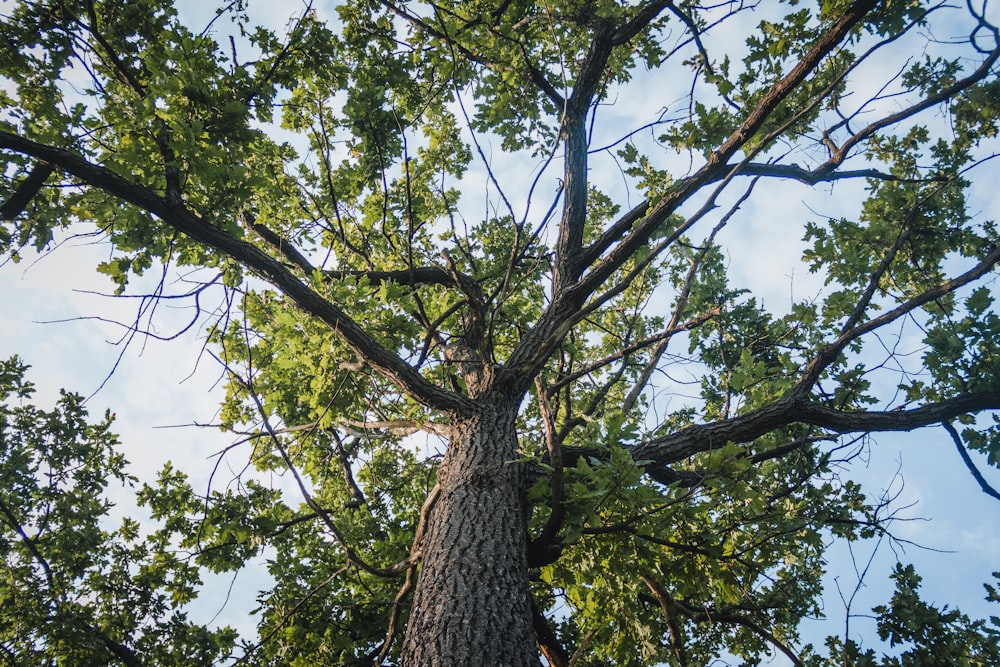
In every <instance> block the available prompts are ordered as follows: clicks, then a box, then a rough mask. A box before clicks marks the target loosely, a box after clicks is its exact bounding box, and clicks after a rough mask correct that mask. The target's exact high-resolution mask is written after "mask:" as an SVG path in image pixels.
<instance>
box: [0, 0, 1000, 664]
mask: <svg viewBox="0 0 1000 667" xmlns="http://www.w3.org/2000/svg"><path fill="white" fill-rule="evenodd" d="M247 4H248V3H246V2H242V1H240V0H237V1H236V2H230V3H226V4H225V5H223V6H222V7H220V9H219V11H218V14H217V16H216V17H215V18H214V19H213V20H212V21H210V22H208V24H207V25H204V26H199V27H190V26H187V25H185V22H184V21H183V20H182V19H183V18H184V17H182V16H179V15H178V13H177V11H176V10H175V8H174V7H173V6H172V4H171V3H170V2H167V1H166V0H140V1H130V2H122V1H120V0H119V1H107V2H98V1H96V0H80V1H75V0H60V1H54V0H53V1H40V2H17V3H15V4H14V6H13V8H11V9H9V10H7V14H6V16H5V18H4V20H3V24H2V31H3V39H4V40H5V41H4V43H7V44H12V45H14V46H15V47H16V48H15V49H7V50H5V51H4V52H3V53H2V54H0V73H2V75H3V76H4V77H5V81H6V84H7V85H6V86H5V87H4V92H3V93H2V98H0V100H2V102H0V103H2V105H3V109H4V116H3V118H2V120H0V123H2V125H0V155H2V156H3V159H4V161H5V169H4V172H3V186H2V187H3V190H2V191H0V193H2V197H3V200H4V201H5V204H4V206H3V208H2V210H0V213H2V217H3V218H4V219H5V220H8V221H9V223H8V224H7V225H6V226H5V227H3V228H0V229H2V230H3V231H2V232H0V243H2V244H3V246H4V249H5V251H6V252H8V253H9V254H10V256H11V257H13V258H14V259H18V258H19V257H20V256H21V254H22V253H23V252H24V249H25V248H26V247H29V246H32V245H33V246H34V247H35V248H38V249H41V248H44V247H46V246H47V245H48V244H50V243H51V242H52V240H53V239H54V238H55V237H56V235H58V234H61V233H64V232H63V230H66V229H67V228H68V226H69V225H71V224H72V225H92V226H93V229H96V231H97V233H98V234H100V235H101V236H102V237H103V238H104V239H106V241H107V242H108V244H109V247H110V248H111V254H110V258H109V260H108V261H107V262H104V263H102V264H101V265H100V266H99V267H98V269H99V270H100V271H102V272H104V273H106V274H107V275H108V276H109V277H110V278H111V279H112V280H113V281H114V282H115V284H116V285H117V290H118V292H119V293H123V292H125V291H126V290H127V289H128V287H129V285H128V283H129V279H130V278H132V277H134V276H139V275H142V274H143V273H144V272H146V271H148V270H149V269H151V268H152V267H154V266H156V267H161V266H162V267H164V268H163V271H164V272H165V271H167V270H168V269H169V268H170V267H174V268H176V269H179V270H184V271H186V272H190V273H189V275H187V279H188V280H192V279H194V280H200V281H201V284H200V286H199V287H198V288H197V289H195V290H193V291H190V292H188V293H186V295H170V294H168V293H167V282H166V280H165V279H164V280H161V281H160V283H159V286H158V287H157V288H156V289H155V291H154V293H153V294H151V295H149V296H150V298H167V297H168V296H169V297H171V298H180V297H183V296H187V297H188V298H190V299H191V300H192V301H193V302H194V303H195V305H197V306H198V307H199V308H200V305H201V303H202V300H203V299H206V298H208V297H207V296H206V295H207V294H209V293H210V291H211V290H212V289H213V288H214V286H217V285H221V286H222V289H223V291H224V295H223V297H222V299H223V302H224V303H225V304H229V305H231V306H232V307H231V308H224V309H222V310H223V314H222V315H217V316H216V317H215V318H214V319H209V320H208V321H207V322H208V323H207V324H206V325H205V326H206V330H207V332H208V338H209V343H210V345H211V346H212V350H213V353H214V354H215V355H216V356H217V357H218V358H219V359H220V360H221V361H222V362H223V363H224V364H225V367H226V369H227V377H228V379H229V384H228V395H227V399H226V402H225V405H224V406H223V411H222V425H223V426H225V427H226V428H229V429H231V430H233V431H235V432H239V433H242V434H243V435H242V440H241V442H240V446H241V447H242V448H243V449H244V450H246V451H247V452H248V456H247V459H248V460H249V461H250V462H252V464H253V465H254V466H255V467H256V469H257V470H258V471H262V472H267V471H279V470H280V471H288V472H290V473H291V474H292V475H293V477H294V479H295V480H296V483H297V485H298V487H299V488H300V491H301V494H302V496H303V498H304V502H303V503H302V504H301V505H300V506H295V505H294V504H292V503H291V502H290V501H288V500H287V499H283V498H282V497H280V495H279V494H277V493H264V490H263V489H262V488H261V487H257V486H249V485H248V486H247V487H246V488H247V489H248V490H247V491H246V493H245V494H241V493H239V492H235V491H234V492H227V493H222V494H213V495H211V496H210V497H207V498H206V499H205V507H204V508H203V509H202V510H200V511H199V510H193V509H192V508H191V506H190V504H189V503H186V502H180V501H178V500H177V498H178V497H185V498H186V497H188V495H189V492H190V489H189V488H188V487H186V486H185V483H184V481H183V480H182V479H169V478H168V479H165V480H163V481H161V482H160V484H159V485H158V486H157V487H156V488H157V489H158V490H154V491H150V492H149V494H150V496H149V502H150V503H151V506H153V507H156V508H157V510H156V513H157V515H158V516H161V517H168V516H169V517H171V518H170V519H169V520H168V521H167V526H168V531H172V533H171V534H172V535H173V539H174V541H175V542H176V543H177V544H179V545H180V546H181V547H183V548H188V549H193V550H194V551H195V552H196V556H195V559H196V562H198V563H199V564H201V565H203V566H204V567H209V568H212V569H218V570H226V569H232V568H238V567H240V566H241V565H242V564H243V563H245V562H246V561H247V560H248V559H250V558H252V557H254V556H256V555H258V554H260V553H262V550H263V549H265V548H268V549H270V550H272V551H269V553H273V554H275V555H274V556H273V558H272V559H271V561H270V569H271V574H272V575H273V576H274V577H275V584H274V586H273V588H271V589H270V590H268V591H265V592H263V593H262V597H261V604H262V606H261V623H260V632H261V638H262V641H261V642H260V644H259V645H257V646H254V647H251V648H252V650H251V651H249V652H248V654H247V657H246V658H245V659H244V662H255V664H317V663H319V662H323V663H324V664H326V663H331V662H332V663H342V662H352V661H361V662H365V661H367V662H370V661H372V660H374V661H377V662H384V661H386V660H390V661H398V662H399V663H400V664H403V665H430V664H434V665H452V664H454V665H467V664H479V663H481V662H483V661H486V662H490V663H491V664H503V665H535V664H538V663H539V654H541V655H542V656H544V658H545V659H546V660H547V661H548V663H549V664H552V665H568V664H601V663H603V662H614V663H616V664H640V663H641V664H654V663H657V662H667V663H672V664H703V663H706V662H707V661H708V659H709V657H710V656H713V655H716V654H718V653H719V651H721V650H723V649H725V650H728V651H730V652H732V653H734V654H735V655H739V656H743V657H744V658H746V659H747V660H748V661H753V660H755V659H756V657H757V656H760V655H762V653H763V652H765V651H767V650H771V648H777V650H780V651H782V652H784V653H786V654H787V655H789V656H790V658H791V659H793V660H799V661H801V660H802V658H798V657H794V656H795V651H794V650H793V646H794V645H795V643H796V642H797V639H798V636H797V631H796V628H797V626H798V622H799V620H800V619H801V618H802V617H804V616H807V615H811V614H818V613H819V610H818V608H817V606H816V601H817V597H818V595H819V593H820V584H819V578H820V576H821V573H822V570H823V552H824V544H825V538H827V537H830V536H833V537H836V538H843V539H856V538H859V537H864V536H868V535H873V534H876V533H879V532H884V531H886V530H887V523H886V519H887V516H886V508H885V506H884V505H882V504H880V503H879V502H877V501H872V500H869V499H868V498H867V497H866V496H865V494H864V493H863V492H862V489H861V488H859V487H858V485H857V484H855V483H853V482H851V481H850V480H848V479H846V478H843V477H842V476H841V475H840V474H839V472H838V471H839V467H838V466H839V464H840V463H842V462H843V461H844V460H846V459H850V458H851V457H852V456H853V455H856V454H857V451H858V446H859V444H858V443H862V442H864V441H865V439H866V437H867V435H868V434H872V433H877V432H883V431H909V430H913V429H917V428H921V427H926V426H932V425H938V424H944V425H947V434H948V435H950V436H951V437H953V438H954V439H955V442H956V444H957V445H958V447H959V450H960V451H961V452H962V453H963V455H966V456H967V452H966V449H967V448H971V449H974V450H979V451H981V452H984V453H986V454H987V456H988V460H989V463H991V464H996V461H997V453H998V451H1000V444H998V442H1000V441H998V439H997V430H996V426H995V425H994V426H990V425H988V424H987V423H986V422H985V420H984V417H985V416H988V415H989V413H990V412H991V411H994V410H996V409H998V408H1000V375H998V371H1000V362H998V356H997V349H996V345H997V343H996V341H997V340H1000V337H998V333H1000V319H998V318H997V316H996V313H995V309H994V306H993V298H992V296H991V293H990V289H989V287H988V284H989V283H988V281H989V280H990V279H991V277H992V276H993V272H994V270H995V266H996V263H997V261H998V260H1000V247H998V245H997V233H996V230H995V227H994V225H993V223H992V222H990V221H988V220H984V219H982V216H979V215H975V214H973V213H971V212H970V211H969V207H968V201H969V197H970V196H971V195H970V191H971V188H972V187H973V186H974V184H975V180H974V179H973V176H975V175H977V174H978V173H980V171H982V170H984V169H986V168H988V167H983V165H987V164H989V160H990V159H991V158H992V156H993V150H994V148H993V147H994V146H995V140H996V134H997V122H998V106H997V102H996V100H997V98H998V92H1000V91H998V89H1000V83H998V81H997V76H996V74H997V71H996V62H997V59H998V57H1000V31H998V29H997V27H996V26H995V25H993V24H992V23H991V22H990V21H989V19H988V16H987V14H986V13H985V10H983V11H980V10H979V9H977V8H976V7H975V6H973V4H972V3H969V4H968V5H967V6H966V7H962V8H953V7H950V6H946V5H943V4H942V5H937V4H927V5H925V4H923V3H918V2H897V1H892V2H875V1H871V0H869V1H857V2H845V1H842V0H836V1H834V0H824V1H822V2H819V3H812V4H809V6H808V7H807V6H800V4H799V3H797V2H789V3H787V6H784V5H779V4H778V3H760V4H756V3H736V2H724V3H718V4H717V5H710V6H703V5H699V4H697V3H692V2H669V1H650V2H642V3H623V2H611V1H602V2H587V3H580V2H575V1H563V2H547V3H538V4H536V3H527V2H512V1H510V0H505V1H502V2H500V1H496V2H490V1H486V0H484V1H482V2H461V3H429V4H420V3H415V2H413V3H411V2H372V1H367V0H358V1H356V2H349V3H344V4H343V5H341V6H339V7H338V8H337V13H336V15H335V16H323V15H320V14H319V12H318V10H314V9H313V8H312V6H311V5H307V6H306V7H305V8H304V10H303V11H302V12H301V13H300V14H298V15H297V16H296V17H295V18H294V20H293V21H291V22H290V23H289V24H288V25H287V26H286V29H285V31H284V32H283V33H277V32H275V31H273V30H270V29H268V28H266V27H259V26H253V25H251V22H250V18H249V15H248V13H247V12H248V8H247ZM754 12H760V13H761V16H760V17H758V16H755V14H754ZM227 17H228V19H230V20H229V21H228V22H227V21H226V20H225V19H226V18H227ZM758 18H759V19H760V20H758ZM939 32H946V33H948V34H949V35H951V34H962V35H965V37H964V38H963V39H960V40H947V41H944V42H941V41H938V40H937V39H936V38H935V37H934V35H935V34H937V33H939ZM912 54H919V55H917V56H913V55H912ZM873 82H875V83H873ZM678 98H679V99H680V102H674V101H673V100H677V99H678ZM650 99H652V103H651V106H652V107H653V111H652V112H651V113H650V114H647V115H646V116H643V114H644V113H645V110H644V109H643V108H642V107H644V106H645V105H647V104H649V100H650ZM623 106H627V107H629V109H628V111H629V114H627V117H628V118H629V122H632V123H634V124H633V125H631V126H628V127H623V126H622V124H623V120H622V118H623V117H622V115H621V114H618V115H615V114H616V110H618V109H621V108H622V107H623ZM279 122H280V126H281V128H283V129H282V130H281V132H279V131H278V130H277V124H278V123H279ZM281 137H284V138H287V141H284V142H282V141H281V140H280V139H279V138H281ZM792 160H796V161H794V162H793V161H792ZM609 167H614V168H613V169H612V168H609ZM553 172H557V173H553ZM853 182H858V183H863V184H864V191H863V192H862V191H861V190H860V189H859V188H853V189H852V186H851V183H853ZM476 183H479V184H480V185H475V184H476ZM482 183H485V185H482ZM793 183H797V184H801V185H802V187H803V191H806V190H817V191H818V190H823V191H828V192H831V193H833V195H834V199H835V200H836V201H837V205H838V206H840V207H844V210H843V211H841V210H840V209H838V212H837V213H836V214H833V215H824V214H822V213H814V214H813V218H812V219H810V220H806V221H804V222H802V223H801V227H800V231H798V232H794V233H793V232H791V231H790V230H788V229H784V228H774V229H770V230H769V232H768V233H771V234H775V235H776V238H787V237H788V236H793V237H794V236H797V235H801V236H802V238H803V241H804V242H805V252H804V256H803V259H804V260H805V261H806V262H807V263H808V265H809V268H810V269H811V270H812V271H813V272H815V273H816V274H817V275H819V276H821V277H822V278H823V279H824V280H825V281H826V287H825V288H824V289H823V291H822V292H821V293H820V294H819V295H816V296H812V297H810V298H808V299H805V300H797V301H794V302H793V303H791V305H790V306H788V307H786V308H775V306H774V304H773V303H772V304H769V308H765V302H764V301H763V300H762V298H761V297H760V295H755V294H751V293H749V292H748V290H746V289H743V288H742V286H740V285H731V284H730V282H729V280H728V276H727V262H728V261H729V260H728V258H727V246H726V245H725V244H724V241H725V239H726V238H727V236H726V235H727V233H729V232H730V231H731V230H732V229H733V227H738V226H740V225H745V224H746V220H747V218H748V217H749V216H748V214H747V213H745V211H746V210H747V209H748V208H749V207H752V206H753V205H754V202H760V203H759V204H758V206H759V207H763V210H764V211H765V212H766V211H767V210H768V207H769V206H770V207H776V206H777V205H778V204H779V201H778V199H780V197H776V196H775V195H776V193H781V194H783V193H785V192H788V191H789V190H790V188H791V187H792V185H791V184H793ZM771 184H778V185H777V187H776V186H774V185H771ZM549 185H551V186H552V187H553V189H554V192H553V191H552V190H549V191H547V192H545V194H544V195H543V194H542V192H543V190H544V189H545V188H546V187H548V186H549ZM841 193H846V194H847V195H848V196H847V197H843V196H841ZM636 198H637V199H638V200H639V201H638V203H634V201H633V200H634V199H636ZM845 199H846V200H847V201H845ZM536 202H541V203H536ZM75 229H76V228H74V230H75ZM739 252H740V251H739V248H738V247H733V248H729V249H728V253H729V254H728V257H731V256H732V255H738V254H739ZM790 261H791V260H790ZM195 321H196V322H197V321H199V320H198V319H197V318H196V320H195ZM202 321H204V320H202ZM670 394H673V395H676V399H675V400H668V395H670ZM952 422H958V423H959V424H961V425H962V428H963V430H962V431H961V432H959V431H958V430H957V429H955V428H954V426H952V425H951V424H952ZM418 432H424V433H427V434H428V437H432V438H435V439H437V441H439V442H440V446H441V448H442V450H443V456H441V457H439V456H436V455H431V456H421V455H420V451H421V450H420V448H419V447H418V446H415V444H414V441H413V439H412V438H409V439H408V437H407V436H412V435H414V434H416V433H418ZM967 460H968V461H969V463H970V466H972V467H974V466H975V463H974V462H973V459H971V458H968V459H967ZM977 474H978V470H977ZM976 479H977V480H979V481H980V483H981V484H982V486H983V488H984V490H987V491H992V488H991V487H989V485H988V484H987V483H986V481H985V479H984V478H983V477H982V476H979V477H977V478H976ZM994 493H995V492H994ZM199 522H200V523H199ZM192 526H199V528H198V529H197V530H195V532H194V533H192V532H191V531H192ZM317 529H318V530H317ZM195 534H196V535H197V536H196V537H194V536H193V535H195ZM716 621H717V622H716ZM404 628H405V632H404Z"/></svg>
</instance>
